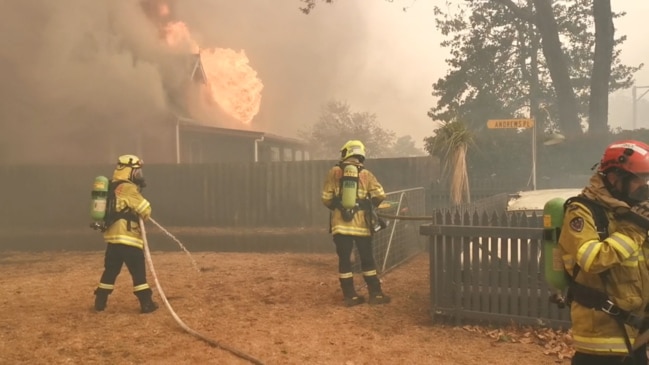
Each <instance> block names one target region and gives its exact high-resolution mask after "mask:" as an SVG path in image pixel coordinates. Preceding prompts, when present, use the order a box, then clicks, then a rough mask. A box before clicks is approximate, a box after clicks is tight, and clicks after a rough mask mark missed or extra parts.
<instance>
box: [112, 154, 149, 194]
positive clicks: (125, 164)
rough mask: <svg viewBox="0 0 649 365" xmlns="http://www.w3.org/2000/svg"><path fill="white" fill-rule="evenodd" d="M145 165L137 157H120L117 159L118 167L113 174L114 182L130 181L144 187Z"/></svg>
mask: <svg viewBox="0 0 649 365" xmlns="http://www.w3.org/2000/svg"><path fill="white" fill-rule="evenodd" d="M143 164H144V161H142V160H141V159H140V158H139V157H137V156H135V155H122V156H119V157H118V158H117V166H116V167H115V171H114V172H113V180H130V181H132V182H133V183H135V184H137V185H139V186H140V187H144V186H145V183H144V174H143V173H142V165H143Z"/></svg>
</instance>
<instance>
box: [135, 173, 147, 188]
mask: <svg viewBox="0 0 649 365" xmlns="http://www.w3.org/2000/svg"><path fill="white" fill-rule="evenodd" d="M131 181H132V182H133V183H134V184H135V185H137V186H139V187H140V188H144V187H146V182H145V181H144V173H143V172H142V169H133V171H132V172H131Z"/></svg>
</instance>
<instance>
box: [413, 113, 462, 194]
mask: <svg viewBox="0 0 649 365" xmlns="http://www.w3.org/2000/svg"><path fill="white" fill-rule="evenodd" d="M424 142H425V146H424V148H425V149H426V151H427V152H428V153H429V154H430V155H432V156H436V157H438V158H439V159H440V161H441V162H442V174H443V178H444V179H448V180H449V185H450V193H451V194H450V196H451V203H452V204H454V205H458V204H461V203H463V202H469V201H470V200H471V195H470V192H469V176H468V171H467V165H466V155H467V151H468V149H469V147H471V146H473V133H472V132H471V131H470V130H469V129H468V128H467V126H466V124H464V123H462V122H461V121H458V120H453V121H451V122H448V123H443V124H442V126H441V127H439V128H437V129H435V135H434V136H433V137H427V138H425V139H424Z"/></svg>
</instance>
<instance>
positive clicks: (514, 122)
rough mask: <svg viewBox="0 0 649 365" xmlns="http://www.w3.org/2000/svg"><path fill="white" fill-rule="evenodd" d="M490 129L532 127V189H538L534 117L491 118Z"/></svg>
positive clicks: (488, 123)
mask: <svg viewBox="0 0 649 365" xmlns="http://www.w3.org/2000/svg"><path fill="white" fill-rule="evenodd" d="M487 128H489V129H527V128H532V190H536V128H535V127H534V119H527V118H521V119H489V120H488V121H487Z"/></svg>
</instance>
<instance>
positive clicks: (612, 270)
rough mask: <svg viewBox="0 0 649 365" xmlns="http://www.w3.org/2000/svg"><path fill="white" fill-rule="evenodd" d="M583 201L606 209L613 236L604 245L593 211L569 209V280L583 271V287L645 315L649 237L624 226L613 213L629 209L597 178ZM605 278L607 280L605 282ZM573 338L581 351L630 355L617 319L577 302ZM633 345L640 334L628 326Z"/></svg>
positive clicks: (565, 249)
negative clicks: (571, 276)
mask: <svg viewBox="0 0 649 365" xmlns="http://www.w3.org/2000/svg"><path fill="white" fill-rule="evenodd" d="M583 195H584V196H585V197H587V198H589V199H591V200H593V201H595V202H596V203H598V204H600V205H601V206H603V207H604V208H605V209H606V214H607V217H608V219H609V226H608V232H609V236H608V237H607V238H605V239H604V240H600V237H599V234H598V233H597V228H596V225H595V220H594V218H593V216H592V213H591V211H590V210H589V209H588V208H587V207H586V206H584V205H583V204H582V203H579V202H577V201H575V202H573V203H571V204H569V205H568V206H567V207H566V212H565V217H564V220H563V226H562V229H561V235H560V238H559V246H560V248H561V250H562V256H563V263H564V266H565V268H566V270H567V271H568V273H569V274H571V275H572V274H573V273H574V272H575V271H574V269H575V265H579V270H578V272H577V275H576V277H575V278H573V279H575V280H576V281H577V282H578V283H580V284H583V285H585V286H588V287H590V288H593V289H596V290H598V291H601V292H604V293H606V294H607V295H608V296H609V298H610V299H611V300H612V301H613V302H614V303H615V304H616V305H617V306H619V307H620V308H622V309H624V310H627V311H630V312H633V313H634V314H637V315H644V310H645V308H646V306H647V303H649V269H648V268H647V261H646V260H645V257H647V256H648V255H649V250H648V249H647V246H646V245H645V244H643V243H644V242H645V240H646V237H647V235H646V232H643V231H642V230H641V229H640V228H639V227H637V226H635V225H633V224H631V223H629V222H625V221H620V220H618V219H617V218H616V217H615V216H614V214H613V210H614V209H615V208H620V207H623V208H627V209H628V205H627V204H626V203H624V202H622V201H619V200H617V199H615V198H613V197H612V196H611V195H610V193H609V192H608V190H607V189H606V188H605V186H604V184H603V181H602V177H601V176H599V175H597V174H596V175H594V176H593V177H592V178H591V181H590V185H589V186H588V187H586V188H585V189H584V192H583ZM602 278H604V279H602ZM570 315H571V321H572V334H573V338H574V347H575V349H576V350H578V351H581V352H586V353H593V354H603V353H610V354H626V353H627V347H626V345H625V339H624V333H623V332H622V329H621V327H620V324H619V323H617V322H616V320H615V319H614V317H611V316H610V315H609V314H607V313H605V312H602V311H600V310H593V309H589V308H586V307H584V306H582V305H580V304H579V303H577V302H576V301H573V302H572V304H571V308H570ZM625 328H626V332H627V335H628V336H629V339H630V341H631V343H633V342H634V339H635V338H636V336H637V332H638V331H637V330H636V329H634V328H632V327H630V326H625Z"/></svg>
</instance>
